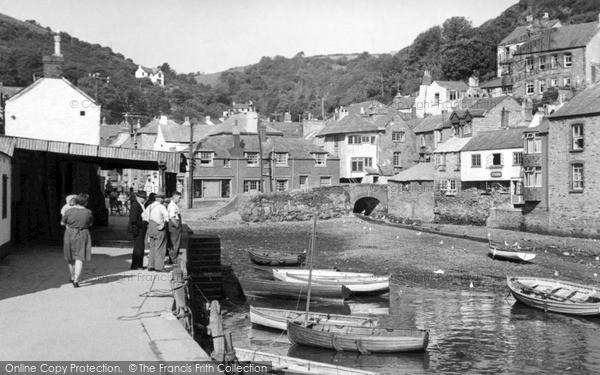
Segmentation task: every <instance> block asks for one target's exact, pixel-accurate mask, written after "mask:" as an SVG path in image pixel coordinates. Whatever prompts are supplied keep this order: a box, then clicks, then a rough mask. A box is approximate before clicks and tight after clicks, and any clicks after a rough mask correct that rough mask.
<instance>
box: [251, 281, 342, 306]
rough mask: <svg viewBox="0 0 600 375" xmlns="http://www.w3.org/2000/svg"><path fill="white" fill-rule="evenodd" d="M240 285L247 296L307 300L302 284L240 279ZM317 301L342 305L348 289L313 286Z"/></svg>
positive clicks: (339, 286) (336, 286) (305, 290)
mask: <svg viewBox="0 0 600 375" xmlns="http://www.w3.org/2000/svg"><path fill="white" fill-rule="evenodd" d="M239 280H240V284H241V285H242V289H243V290H244V294H245V295H247V296H258V297H273V296H274V297H281V298H295V299H298V298H299V299H302V300H306V299H307V294H308V287H307V286H306V285H304V284H294V283H286V282H283V281H279V280H258V279H251V278H245V277H240V278H239ZM311 293H312V298H314V299H315V300H317V301H324V302H333V303H343V302H344V300H345V299H347V298H349V297H350V289H348V288H347V287H345V286H343V285H315V287H313V288H312V290H311Z"/></svg>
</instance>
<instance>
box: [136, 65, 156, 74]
mask: <svg viewBox="0 0 600 375" xmlns="http://www.w3.org/2000/svg"><path fill="white" fill-rule="evenodd" d="M140 68H142V70H143V71H144V72H146V73H148V74H157V73H158V71H159V70H160V68H146V67H145V66H141V65H140Z"/></svg>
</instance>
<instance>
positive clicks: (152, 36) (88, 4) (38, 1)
mask: <svg viewBox="0 0 600 375" xmlns="http://www.w3.org/2000/svg"><path fill="white" fill-rule="evenodd" d="M516 3H517V0H446V1H444V0H410V1H407V0H235V1H234V0H211V1H208V0H169V1H167V0H143V1H142V0H0V13H3V14H6V15H9V16H11V17H14V18H17V19H20V20H22V21H25V20H36V21H37V22H38V23H40V24H41V25H42V26H43V27H50V28H51V29H52V30H60V31H64V32H67V33H69V34H70V35H71V36H74V37H77V38H79V39H81V40H83V41H86V42H89V43H98V44H101V45H103V46H108V47H110V48H112V50H113V51H114V52H115V53H121V54H123V55H124V56H125V57H128V58H131V59H132V60H133V61H134V62H136V63H137V64H141V65H144V66H147V67H154V66H159V65H161V64H162V63H164V62H168V63H169V65H170V66H171V68H173V69H175V70H176V71H177V72H179V73H192V72H202V73H214V72H219V71H223V70H227V69H229V68H234V67H238V66H246V65H250V64H254V63H257V62H258V61H259V60H260V59H261V57H263V56H269V57H273V56H276V55H280V56H284V57H293V56H294V55H296V54H297V53H298V52H304V54H305V55H306V56H313V55H324V54H335V53H361V52H365V51H366V52H369V53H390V52H392V51H398V50H400V49H402V48H404V47H406V46H408V45H410V44H411V43H412V41H413V40H414V39H415V37H416V36H417V35H419V34H420V33H421V32H423V31H425V30H427V29H429V28H430V27H432V26H435V25H441V24H442V23H443V22H444V21H445V20H446V19H448V18H450V17H453V16H462V17H466V18H468V19H470V20H471V21H472V23H473V26H479V25H481V24H482V23H483V22H485V21H487V20H489V19H491V18H494V17H496V16H498V15H500V13H502V12H503V11H504V10H505V9H506V8H508V7H509V6H511V5H513V4H516Z"/></svg>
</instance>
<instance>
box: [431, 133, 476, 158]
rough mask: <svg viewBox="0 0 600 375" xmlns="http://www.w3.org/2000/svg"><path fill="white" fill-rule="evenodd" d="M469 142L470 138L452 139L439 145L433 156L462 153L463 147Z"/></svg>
mask: <svg viewBox="0 0 600 375" xmlns="http://www.w3.org/2000/svg"><path fill="white" fill-rule="evenodd" d="M470 141H471V138H457V137H453V138H450V139H448V140H447V141H445V142H444V143H442V144H440V145H439V146H438V147H437V148H436V149H435V150H433V152H434V153H435V154H443V153H447V152H459V151H462V149H463V147H465V145H466V144H467V143H469V142H470Z"/></svg>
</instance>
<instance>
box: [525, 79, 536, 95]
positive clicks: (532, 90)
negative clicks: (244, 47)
mask: <svg viewBox="0 0 600 375" xmlns="http://www.w3.org/2000/svg"><path fill="white" fill-rule="evenodd" d="M525 90H526V91H525V92H526V93H527V94H533V93H535V87H534V85H533V81H527V83H526V84H525Z"/></svg>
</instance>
